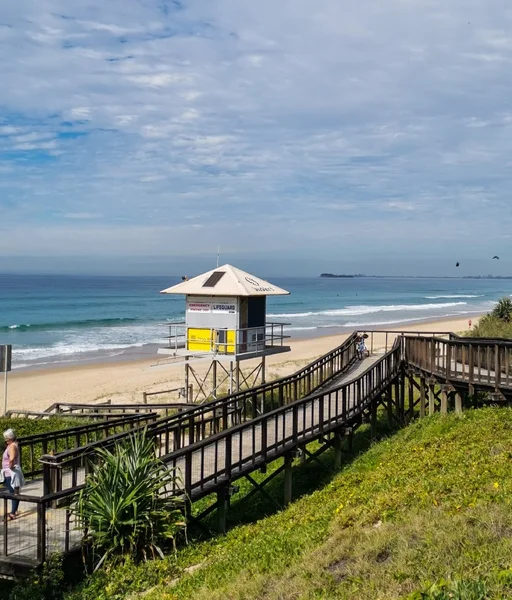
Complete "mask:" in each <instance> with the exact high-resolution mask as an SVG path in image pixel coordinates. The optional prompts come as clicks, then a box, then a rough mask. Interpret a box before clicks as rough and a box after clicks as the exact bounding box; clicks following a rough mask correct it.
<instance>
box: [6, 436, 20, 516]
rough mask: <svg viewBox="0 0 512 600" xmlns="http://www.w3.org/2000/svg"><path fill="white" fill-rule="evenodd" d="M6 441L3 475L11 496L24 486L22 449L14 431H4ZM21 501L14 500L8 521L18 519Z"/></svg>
mask: <svg viewBox="0 0 512 600" xmlns="http://www.w3.org/2000/svg"><path fill="white" fill-rule="evenodd" d="M4 440H5V443H6V448H5V451H4V454H3V456H2V475H3V477H4V484H5V487H6V488H7V490H8V491H9V492H10V493H11V494H19V493H20V487H21V486H22V485H23V484H24V479H23V473H22V471H21V466H20V447H19V445H18V441H17V440H16V434H15V433H14V431H13V430H12V429H7V430H6V431H4ZM19 505H20V501H19V500H15V499H14V498H13V499H12V502H11V512H10V513H9V514H8V515H7V519H9V521H12V520H13V519H15V518H16V513H17V512H18V507H19Z"/></svg>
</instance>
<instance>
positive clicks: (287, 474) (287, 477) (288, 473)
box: [284, 454, 293, 506]
mask: <svg viewBox="0 0 512 600" xmlns="http://www.w3.org/2000/svg"><path fill="white" fill-rule="evenodd" d="M292 484H293V457H292V455H291V454H286V455H285V457H284V505H285V506H287V505H288V504H290V502H291V501H292Z"/></svg>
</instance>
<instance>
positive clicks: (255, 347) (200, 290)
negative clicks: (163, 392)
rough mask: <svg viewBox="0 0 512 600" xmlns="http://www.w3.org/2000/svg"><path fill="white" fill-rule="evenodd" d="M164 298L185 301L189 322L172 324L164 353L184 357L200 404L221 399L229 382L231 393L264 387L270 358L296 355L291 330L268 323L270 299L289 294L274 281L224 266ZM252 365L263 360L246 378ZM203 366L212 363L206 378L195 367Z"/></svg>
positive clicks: (170, 290)
mask: <svg viewBox="0 0 512 600" xmlns="http://www.w3.org/2000/svg"><path fill="white" fill-rule="evenodd" d="M161 293H162V294H183V295H184V296H185V302H186V313H185V314H186V317H185V321H184V322H174V323H167V324H166V325H168V327H169V336H168V345H167V347H166V348H160V349H159V353H161V354H168V355H172V356H183V357H184V359H185V386H186V389H188V388H189V381H190V379H191V377H192V378H194V379H195V381H196V384H197V386H198V390H199V391H198V392H197V394H196V396H195V397H194V400H196V401H197V400H206V399H208V398H212V397H213V398H215V397H217V390H219V389H220V387H221V386H222V385H224V383H225V382H226V380H227V382H228V391H229V393H232V392H236V391H238V390H239V389H241V386H244V385H245V386H250V385H255V384H257V383H260V382H261V383H264V382H265V357H266V356H268V355H269V354H275V353H277V352H286V351H288V350H290V348H289V346H285V345H284V340H285V339H286V338H287V337H289V336H285V335H284V326H285V325H286V324H285V323H273V322H267V318H266V312H267V296H284V295H287V294H289V292H287V291H286V290H283V289H281V288H279V287H277V286H275V285H273V284H271V283H269V282H268V281H264V280H262V279H259V278H257V277H255V276H254V275H250V274H249V273H246V272H245V271H242V270H240V269H237V268H236V267H233V266H231V265H224V266H222V267H217V268H216V269H212V270H211V271H208V272H207V273H204V274H203V275H198V276H197V277H194V278H192V279H187V280H185V281H183V282H181V283H179V284H178V285H175V286H173V287H170V288H167V289H165V290H162V292H161ZM248 359H257V364H256V365H254V364H251V367H252V371H251V372H250V373H246V374H244V373H243V372H242V370H241V368H240V362H241V361H245V360H248ZM199 360H203V361H204V360H210V361H211V364H210V366H209V368H208V370H207V372H206V374H203V375H202V376H201V377H199V376H198V373H197V370H196V369H195V368H194V366H193V364H194V363H195V362H197V361H199ZM226 367H227V368H226ZM219 373H220V374H221V378H220V379H219V377H218V375H219ZM222 373H224V375H223V376H222ZM210 380H213V381H212V382H211V385H210Z"/></svg>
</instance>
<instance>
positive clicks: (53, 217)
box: [0, 0, 512, 275]
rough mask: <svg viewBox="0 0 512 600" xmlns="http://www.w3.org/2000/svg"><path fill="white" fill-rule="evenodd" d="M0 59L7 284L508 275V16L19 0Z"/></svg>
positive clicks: (370, 7) (430, 5)
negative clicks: (231, 269) (153, 277)
mask: <svg viewBox="0 0 512 600" xmlns="http://www.w3.org/2000/svg"><path fill="white" fill-rule="evenodd" d="M0 56H1V57H2V60H1V61H0V82H1V85H0V271H3V272H16V271H17V272H84V273H113V274H115V273H119V274H130V273H134V274H141V273H147V274H167V273H171V272H172V273H181V272H182V271H185V270H194V269H197V270H200V269H203V268H204V269H206V268H212V267H213V266H215V260H216V257H215V255H216V252H217V246H219V245H220V248H221V262H223V263H224V262H232V263H234V264H236V265H237V266H240V267H241V268H251V269H253V270H256V271H258V269H259V270H260V271H263V272H264V273H266V274H269V275H283V274H289V275H300V274H304V275H306V274H307V275H312V274H316V273H319V272H322V271H332V272H365V273H367V274H370V273H376V274H421V275H426V274H438V275H459V274H460V275H465V274H474V273H485V274H486V273H493V274H512V243H511V242H512V207H511V201H510V193H509V192H510V187H511V186H510V180H511V173H512V170H511V164H510V163H511V161H512V103H511V98H512V79H511V78H510V72H511V67H512V4H510V0H486V1H485V2H482V1H481V0H451V1H450V2H446V0H365V1H364V2H360V1H357V2H356V1H355V0H345V1H344V2H340V1H339V0H314V1H313V0H280V1H279V2H276V1H275V0H258V1H257V2H254V0H108V2H105V1H104V0H88V1H87V2H78V1H77V0H17V1H16V2H14V1H12V2H7V3H2V9H1V11H0ZM495 254H497V255H499V256H500V261H496V260H495V261H492V256H494V255H495ZM456 261H460V263H461V266H460V267H459V268H458V269H456V268H455V262H456Z"/></svg>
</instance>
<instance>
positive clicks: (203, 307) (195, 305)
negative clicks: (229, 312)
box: [187, 302, 212, 313]
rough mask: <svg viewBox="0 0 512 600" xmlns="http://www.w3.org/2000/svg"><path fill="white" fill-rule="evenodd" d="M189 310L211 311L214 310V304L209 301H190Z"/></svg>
mask: <svg viewBox="0 0 512 600" xmlns="http://www.w3.org/2000/svg"><path fill="white" fill-rule="evenodd" d="M187 310H188V312H201V313H209V312H211V310H212V305H211V304H210V303H209V302H189V303H188V305H187Z"/></svg>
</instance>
